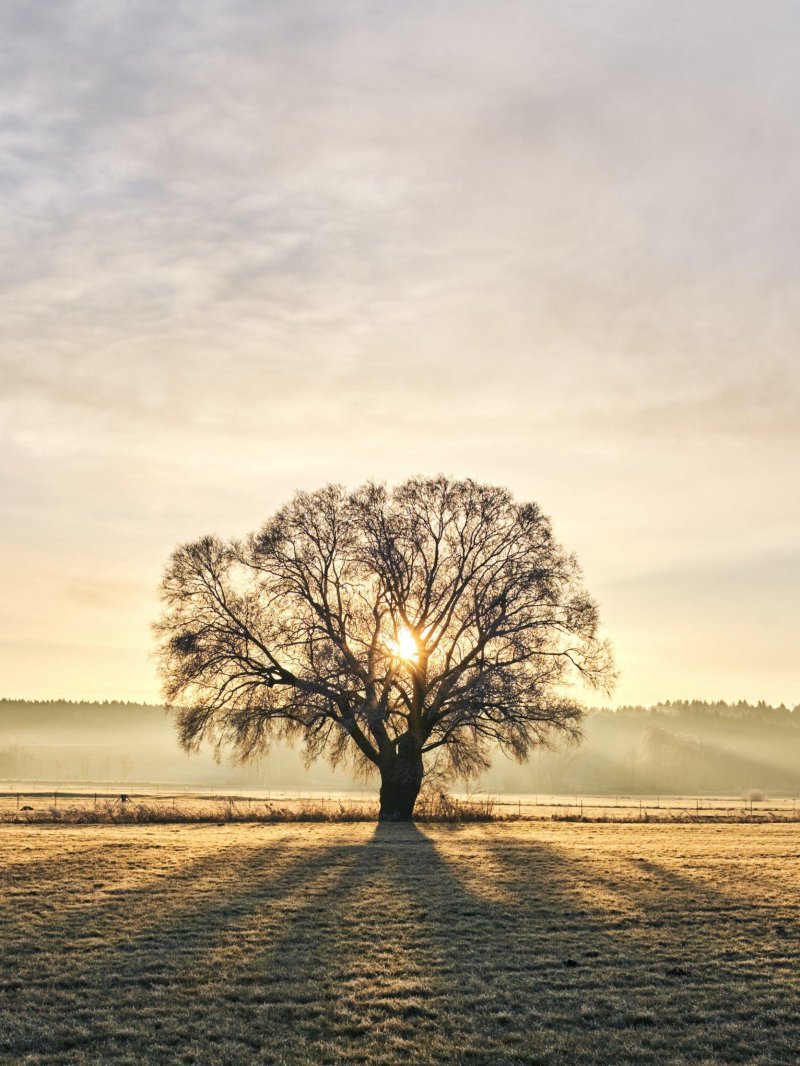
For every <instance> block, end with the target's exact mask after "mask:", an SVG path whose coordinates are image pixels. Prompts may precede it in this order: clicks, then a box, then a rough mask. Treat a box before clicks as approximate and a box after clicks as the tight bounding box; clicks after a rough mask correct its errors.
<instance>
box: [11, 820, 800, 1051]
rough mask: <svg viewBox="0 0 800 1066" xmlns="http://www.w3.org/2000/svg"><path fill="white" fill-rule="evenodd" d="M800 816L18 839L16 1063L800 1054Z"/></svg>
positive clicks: (96, 829)
mask: <svg viewBox="0 0 800 1066" xmlns="http://www.w3.org/2000/svg"><path fill="white" fill-rule="evenodd" d="M798 858H800V830H798V827H797V826H796V825H788V824H781V825H777V824H776V825H759V826H747V825H736V826H734V825H725V824H714V825H708V826H705V825H679V824H674V825H652V824H639V825H624V824H614V825H612V824H564V823H553V822H539V823H523V822H503V823H493V824H484V825H477V824H476V825H471V826H464V825H435V824H432V825H423V826H413V825H403V824H381V825H377V826H375V825H366V824H352V825H335V824H330V825H321V824H320V825H313V824H285V825H259V824H255V823H251V824H247V825H245V824H228V825H224V826H222V827H220V826H218V825H208V824H206V825H200V824H198V825H146V824H144V825H63V826H59V825H14V826H10V825H9V826H5V827H2V829H0V879H1V880H2V884H3V887H4V891H3V894H2V897H0V939H1V940H2V944H3V952H2V954H1V955H0V997H1V998H0V1061H2V1062H3V1063H8V1064H11V1063H14V1064H18V1063H19V1064H26V1066H88V1064H99V1063H103V1064H113V1066H123V1064H129V1066H133V1064H141V1063H143V1062H147V1063H153V1064H167V1063H169V1064H173V1063H187V1064H189V1063H195V1064H198V1066H199V1064H202V1063H205V1064H210V1063H214V1064H220V1066H222V1064H224V1066H244V1064H250V1063H262V1064H273V1066H282V1064H287V1066H288V1064H294V1063H298V1064H300V1063H304V1064H310V1063H315V1064H316V1063H328V1064H332V1066H338V1064H345V1063H346V1064H355V1063H362V1064H363V1063H378V1064H388V1063H398V1062H408V1063H442V1064H445V1063H446V1064H455V1063H459V1064H461V1063H474V1064H487V1066H488V1064H490V1063H491V1064H495V1063H496V1064H501V1066H503V1064H507V1066H510V1064H512V1063H513V1064H516V1063H530V1064H532V1063H553V1064H559V1066H561V1064H563V1066H567V1064H570V1066H572V1064H604V1063H609V1064H610V1063H614V1064H617V1063H623V1064H634V1063H635V1064H637V1066H647V1064H656V1063H657V1064H659V1066H660V1064H663V1063H698V1064H701V1063H702V1064H710V1063H734V1062H747V1063H754V1064H755V1063H760V1064H766V1063H792V1062H796V1061H797V1049H798V1047H800V1017H799V1016H798V1012H797V1009H796V1007H797V1003H798V994H800V913H799V912H798V900H800V862H798Z"/></svg>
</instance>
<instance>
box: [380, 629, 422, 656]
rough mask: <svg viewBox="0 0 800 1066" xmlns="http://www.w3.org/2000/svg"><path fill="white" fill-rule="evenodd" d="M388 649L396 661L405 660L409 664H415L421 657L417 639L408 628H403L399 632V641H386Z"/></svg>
mask: <svg viewBox="0 0 800 1066" xmlns="http://www.w3.org/2000/svg"><path fill="white" fill-rule="evenodd" d="M386 647H387V648H388V649H389V651H390V652H391V653H392V655H394V657H395V658H396V659H403V660H404V662H407V663H415V662H416V661H417V657H418V655H419V646H418V645H417V638H416V637H415V636H414V634H413V633H412V632H411V630H410V629H409V628H408V627H407V626H401V627H400V628H399V629H398V630H397V639H396V640H393V639H391V638H390V639H389V640H387V641H386Z"/></svg>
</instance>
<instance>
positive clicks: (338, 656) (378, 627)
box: [156, 477, 614, 817]
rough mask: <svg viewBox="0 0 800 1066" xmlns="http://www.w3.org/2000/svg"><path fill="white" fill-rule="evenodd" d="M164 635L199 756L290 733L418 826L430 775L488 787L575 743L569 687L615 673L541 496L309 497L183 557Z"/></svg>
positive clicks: (167, 598)
mask: <svg viewBox="0 0 800 1066" xmlns="http://www.w3.org/2000/svg"><path fill="white" fill-rule="evenodd" d="M162 599H163V604H164V610H163V614H162V618H161V620H160V622H159V623H158V624H157V627H156V628H157V632H158V636H159V641H160V663H161V669H162V675H163V681H164V693H165V697H166V700H167V702H168V703H169V704H171V705H174V706H175V707H176V710H177V716H178V727H179V735H180V738H181V741H182V743H183V744H184V746H185V747H187V748H189V749H191V748H196V747H197V746H198V745H199V744H200V742H201V741H202V740H204V739H205V740H210V741H211V742H212V743H215V744H217V745H218V746H222V745H227V744H229V745H232V747H233V748H234V749H235V751H236V753H237V754H238V756H239V757H240V758H248V757H250V756H252V755H254V754H256V753H258V752H260V751H263V750H265V749H266V748H267V747H268V745H269V743H270V740H271V739H272V738H274V737H276V736H282V737H285V738H289V739H297V738H300V739H302V741H303V743H304V745H305V750H306V753H307V755H308V757H309V758H314V757H316V756H318V755H320V754H322V753H323V752H324V753H326V754H327V755H328V757H329V758H330V759H331V761H332V762H333V763H336V762H337V761H339V760H341V759H343V758H346V757H348V756H350V757H352V758H353V759H354V760H355V762H356V763H358V764H359V765H360V766H361V767H362V768H364V769H371V768H375V767H377V768H378V770H379V771H380V774H381V811H382V814H383V815H384V816H386V817H410V816H411V814H412V812H413V806H414V801H415V799H416V796H417V793H418V791H419V787H420V783H421V781H422V777H423V774H424V772H425V771H426V770H430V769H432V768H435V769H436V770H437V771H439V772H441V773H444V774H449V775H456V776H464V777H467V776H470V775H474V774H476V773H477V772H479V771H480V770H482V769H483V768H485V767H486V766H487V765H488V760H489V758H490V756H491V751H492V748H493V747H494V746H499V747H501V748H502V749H504V750H505V751H506V752H508V753H510V754H511V755H513V756H515V757H516V758H518V759H520V760H522V759H524V758H525V757H526V756H527V755H528V754H529V752H530V751H531V749H532V748H533V747H535V746H536V745H540V744H547V743H548V742H549V741H550V739H551V738H552V737H553V736H555V735H561V736H564V735H566V736H567V737H570V738H578V737H579V735H580V722H581V716H582V707H581V704H580V702H579V700H578V699H577V698H576V695H575V682H576V681H578V680H580V681H583V682H584V683H585V684H586V685H588V686H589V687H591V688H601V689H608V688H609V687H610V686H611V684H612V683H613V679H614V672H613V665H612V658H611V652H610V648H609V646H608V643H607V642H606V641H604V640H602V639H600V637H599V636H598V612H597V607H596V605H595V603H594V601H593V600H592V599H591V598H590V597H589V596H588V595H587V593H586V591H585V590H584V588H583V584H582V580H581V574H580V569H579V566H578V563H577V561H576V559H575V557H574V556H573V555H571V554H569V553H568V552H566V551H565V550H564V549H563V548H562V547H561V546H560V545H559V544H558V542H557V541H556V540H555V539H554V537H553V533H552V530H551V524H550V521H549V519H548V518H547V517H546V516H545V515H544V514H543V513H542V512H541V510H540V509H539V507H538V506H537V505H536V504H534V503H517V502H515V501H514V499H513V498H512V496H511V494H510V493H509V492H508V491H507V490H506V489H503V488H498V487H494V486H489V485H481V484H478V483H476V482H475V481H472V480H461V481H453V480H449V479H447V478H445V477H437V478H412V479H411V480H408V481H406V482H405V483H403V484H401V485H399V486H397V487H396V488H394V489H391V490H390V489H387V488H386V487H385V486H384V485H380V484H375V483H368V484H366V485H363V486H362V487H360V488H358V489H356V490H355V491H353V492H348V491H346V490H345V489H344V488H342V487H341V486H339V485H329V486H327V487H325V488H323V489H321V490H319V491H317V492H313V493H305V492H301V493H298V494H297V495H296V496H295V497H294V499H293V500H292V501H291V502H290V503H289V504H287V505H286V506H285V507H283V508H282V509H281V510H279V511H278V512H277V514H275V515H274V517H273V518H271V519H270V520H269V521H268V522H267V523H266V525H265V526H264V527H263V528H262V529H261V530H260V531H259V532H257V533H255V534H253V535H251V536H249V537H246V538H245V539H243V540H232V541H223V540H221V539H219V538H217V537H213V536H206V537H202V538H201V539H199V540H197V541H194V542H193V543H190V544H185V545H183V546H181V547H179V548H177V549H176V551H175V552H174V553H173V555H172V558H171V560H170V562H169V565H168V567H167V569H166V573H165V576H164V580H163V584H162Z"/></svg>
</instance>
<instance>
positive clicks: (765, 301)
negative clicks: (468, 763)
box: [0, 0, 800, 705]
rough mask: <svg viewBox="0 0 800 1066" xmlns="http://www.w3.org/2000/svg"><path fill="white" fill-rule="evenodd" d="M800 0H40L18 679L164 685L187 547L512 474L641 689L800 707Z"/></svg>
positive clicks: (14, 15) (17, 532)
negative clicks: (383, 487)
mask: <svg viewBox="0 0 800 1066" xmlns="http://www.w3.org/2000/svg"><path fill="white" fill-rule="evenodd" d="M799 35H800V8H798V5H797V4H796V3H794V2H792V0H787V2H781V0H770V2H769V3H764V2H763V0H751V2H741V0H726V2H725V3H720V2H719V0H714V2H708V0H660V2H655V3H654V2H649V0H570V2H569V3H564V2H563V0H529V2H524V0H516V2H507V0H492V2H491V3H489V2H486V0H483V2H479V3H476V2H473V0H460V2H455V0H452V2H444V0H433V2H432V0H424V2H422V0H419V2H418V0H407V2H404V3H402V4H398V3H394V2H390V0H383V2H373V3H363V2H351V0H337V2H336V3H330V2H329V0H321V2H308V0H275V2H272V3H268V4H265V3H263V2H257V0H224V2H223V0H218V2H216V0H215V2H212V0H191V2H188V0H186V2H177V0H176V2H175V3H170V4H165V3H163V2H162V0H125V2H122V0H105V2H104V3H102V4H98V3H95V2H93V0H81V2H74V0H72V2H70V0H59V2H55V0H40V2H37V3H35V4H31V3H30V2H28V0H21V2H17V0H6V2H5V3H3V5H2V7H1V8H0V336H2V344H0V438H1V439H0V488H1V491H0V507H1V508H2V513H1V514H0V519H1V521H0V544H1V545H2V549H1V550H2V554H1V556H0V582H1V587H2V596H0V695H3V696H8V697H28V698H55V697H69V698H73V699H77V698H89V699H106V698H108V699H114V698H120V699H130V700H146V701H156V700H158V698H159V689H158V682H157V676H156V671H155V663H154V660H153V657H152V647H153V642H152V636H151V632H150V623H151V622H152V621H153V619H154V618H155V617H156V616H157V614H158V599H157V586H158V583H159V579H160V575H161V572H162V570H163V567H164V565H165V563H166V561H167V558H168V556H169V554H170V552H171V551H172V549H173V547H174V546H175V545H176V544H177V543H180V542H182V541H186V540H192V539H195V538H196V537H198V536H200V535H201V534H204V533H207V532H214V533H218V534H220V535H222V536H226V537H228V536H239V535H242V534H245V533H247V532H249V531H250V530H252V529H255V528H257V527H259V526H260V525H261V524H262V522H263V521H264V520H265V519H266V518H268V517H269V516H270V515H271V514H272V513H273V512H274V510H275V509H276V508H277V507H279V506H280V505H281V504H282V503H284V502H285V501H286V500H287V499H288V498H289V497H290V496H291V495H292V494H293V493H294V492H295V491H296V490H297V489H299V488H303V489H313V488H316V487H318V486H320V485H322V484H325V483H327V482H330V481H336V482H341V483H344V484H346V485H350V486H355V485H357V484H360V483H361V482H363V481H364V480H366V479H367V478H375V479H377V480H386V481H388V482H389V483H394V482H397V481H400V480H402V479H403V478H405V477H407V476H409V475H412V474H419V473H421V474H434V473H438V472H440V471H441V472H444V473H446V474H449V475H452V476H455V477H461V476H471V477H475V478H477V479H479V480H482V481H487V482H492V483H498V484H503V485H507V486H508V487H509V488H511V489H512V490H513V491H514V493H515V494H516V496H517V497H518V498H519V499H533V500H536V501H537V502H538V503H539V504H540V505H541V506H542V507H543V509H544V510H545V511H546V512H547V513H549V514H550V515H551V516H552V519H553V523H554V527H555V530H556V533H557V535H558V536H559V538H560V539H561V541H562V542H563V543H564V544H565V545H566V546H568V547H569V548H571V549H573V550H574V551H575V552H576V553H577V554H578V557H579V558H580V560H581V562H582V564H583V568H584V573H585V579H586V584H587V587H588V588H589V590H590V592H591V593H592V594H593V595H594V596H595V597H596V598H597V600H598V601H599V604H600V609H601V615H602V618H603V622H604V631H605V633H606V634H607V635H608V636H609V637H610V638H611V640H612V641H613V643H614V646H615V649H616V656H617V661H618V666H619V668H620V671H621V676H620V681H619V684H618V687H617V691H616V693H615V696H614V699H615V701H616V702H620V703H623V702H624V703H628V702H645V703H652V702H656V701H658V700H661V699H676V698H684V697H685V698H706V699H729V700H731V699H740V698H744V699H750V700H758V699H765V700H767V701H770V702H775V703H780V702H781V701H783V702H786V703H787V704H789V705H794V704H798V703H800V656H799V655H798V645H799V644H800V641H799V640H798V628H799V627H798V602H800V536H799V534H800V492H799V491H798V484H800V447H799V445H800V417H799V416H800V358H799V357H798V350H797V345H798V336H800V255H798V244H799V243H800V200H798V196H797V189H798V187H800V123H798V121H797V115H798V113H800V64H799V63H798V62H797V41H798V37H799Z"/></svg>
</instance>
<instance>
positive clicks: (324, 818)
mask: <svg viewBox="0 0 800 1066" xmlns="http://www.w3.org/2000/svg"><path fill="white" fill-rule="evenodd" d="M56 799H57V794H56ZM34 802H36V803H37V805H36V806H33V803H21V802H20V797H19V796H7V797H6V799H5V805H2V802H0V823H2V822H7V823H8V822H10V823H18V824H19V823H22V824H62V825H134V824H140V825H170V824H176V825H179V824H185V823H192V824H196V823H204V822H214V823H247V822H255V823H282V822H371V823H374V822H375V821H376V820H377V818H378V805H377V803H375V802H369V801H366V802H357V803H353V802H351V803H346V802H342V801H341V800H329V801H325V800H298V801H296V802H294V803H291V804H289V805H285V804H284V805H280V804H279V803H275V802H269V801H267V802H264V801H259V802H255V803H254V802H252V801H250V800H247V799H244V800H243V799H235V798H233V797H228V798H222V799H199V800H195V801H194V802H191V801H187V800H182V801H181V802H180V803H178V802H177V800H176V799H170V798H169V797H167V798H166V799H165V800H163V801H161V802H154V801H153V800H152V799H151V800H147V799H140V798H136V797H133V796H128V795H122V796H117V797H116V798H115V799H110V798H107V797H104V798H102V799H100V800H98V799H96V798H95V799H94V800H93V799H92V797H91V796H82V797H76V796H72V797H69V796H64V795H62V797H61V804H60V806H58V805H56V804H55V803H53V802H52V801H50V802H45V803H42V801H41V797H38V798H36V799H34ZM415 820H416V821H418V822H451V823H456V822H458V823H468V822H523V821H543V820H550V821H556V822H654V823H676V822H677V823H707V822H733V823H740V824H764V823H769V822H786V823H788V822H795V823H796V822H800V811H799V810H798V809H797V808H796V807H795V806H791V807H790V806H788V805H786V806H784V807H773V808H767V809H764V808H761V809H758V808H757V809H755V810H754V809H753V807H752V804H751V805H750V806H749V807H748V806H747V805H744V806H739V807H735V806H708V807H703V808H700V807H699V806H698V807H697V808H687V807H675V808H671V807H660V806H659V807H649V808H648V807H644V806H641V805H640V806H639V807H638V808H637V807H636V806H623V807H619V806H614V807H612V806H610V805H606V806H602V807H598V806H593V807H590V806H587V807H586V808H585V809H584V807H583V804H581V805H580V806H578V805H577V804H576V805H574V806H566V807H565V806H558V805H554V804H550V805H543V806H538V805H537V806H536V807H530V806H528V807H525V808H523V806H522V804H519V806H517V805H516V804H511V803H503V802H496V801H495V800H494V799H492V798H484V799H474V800H463V799H458V798H455V797H453V796H449V795H446V794H445V793H433V794H431V795H423V796H422V797H421V798H420V799H419V800H418V802H417V807H416V811H415Z"/></svg>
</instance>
